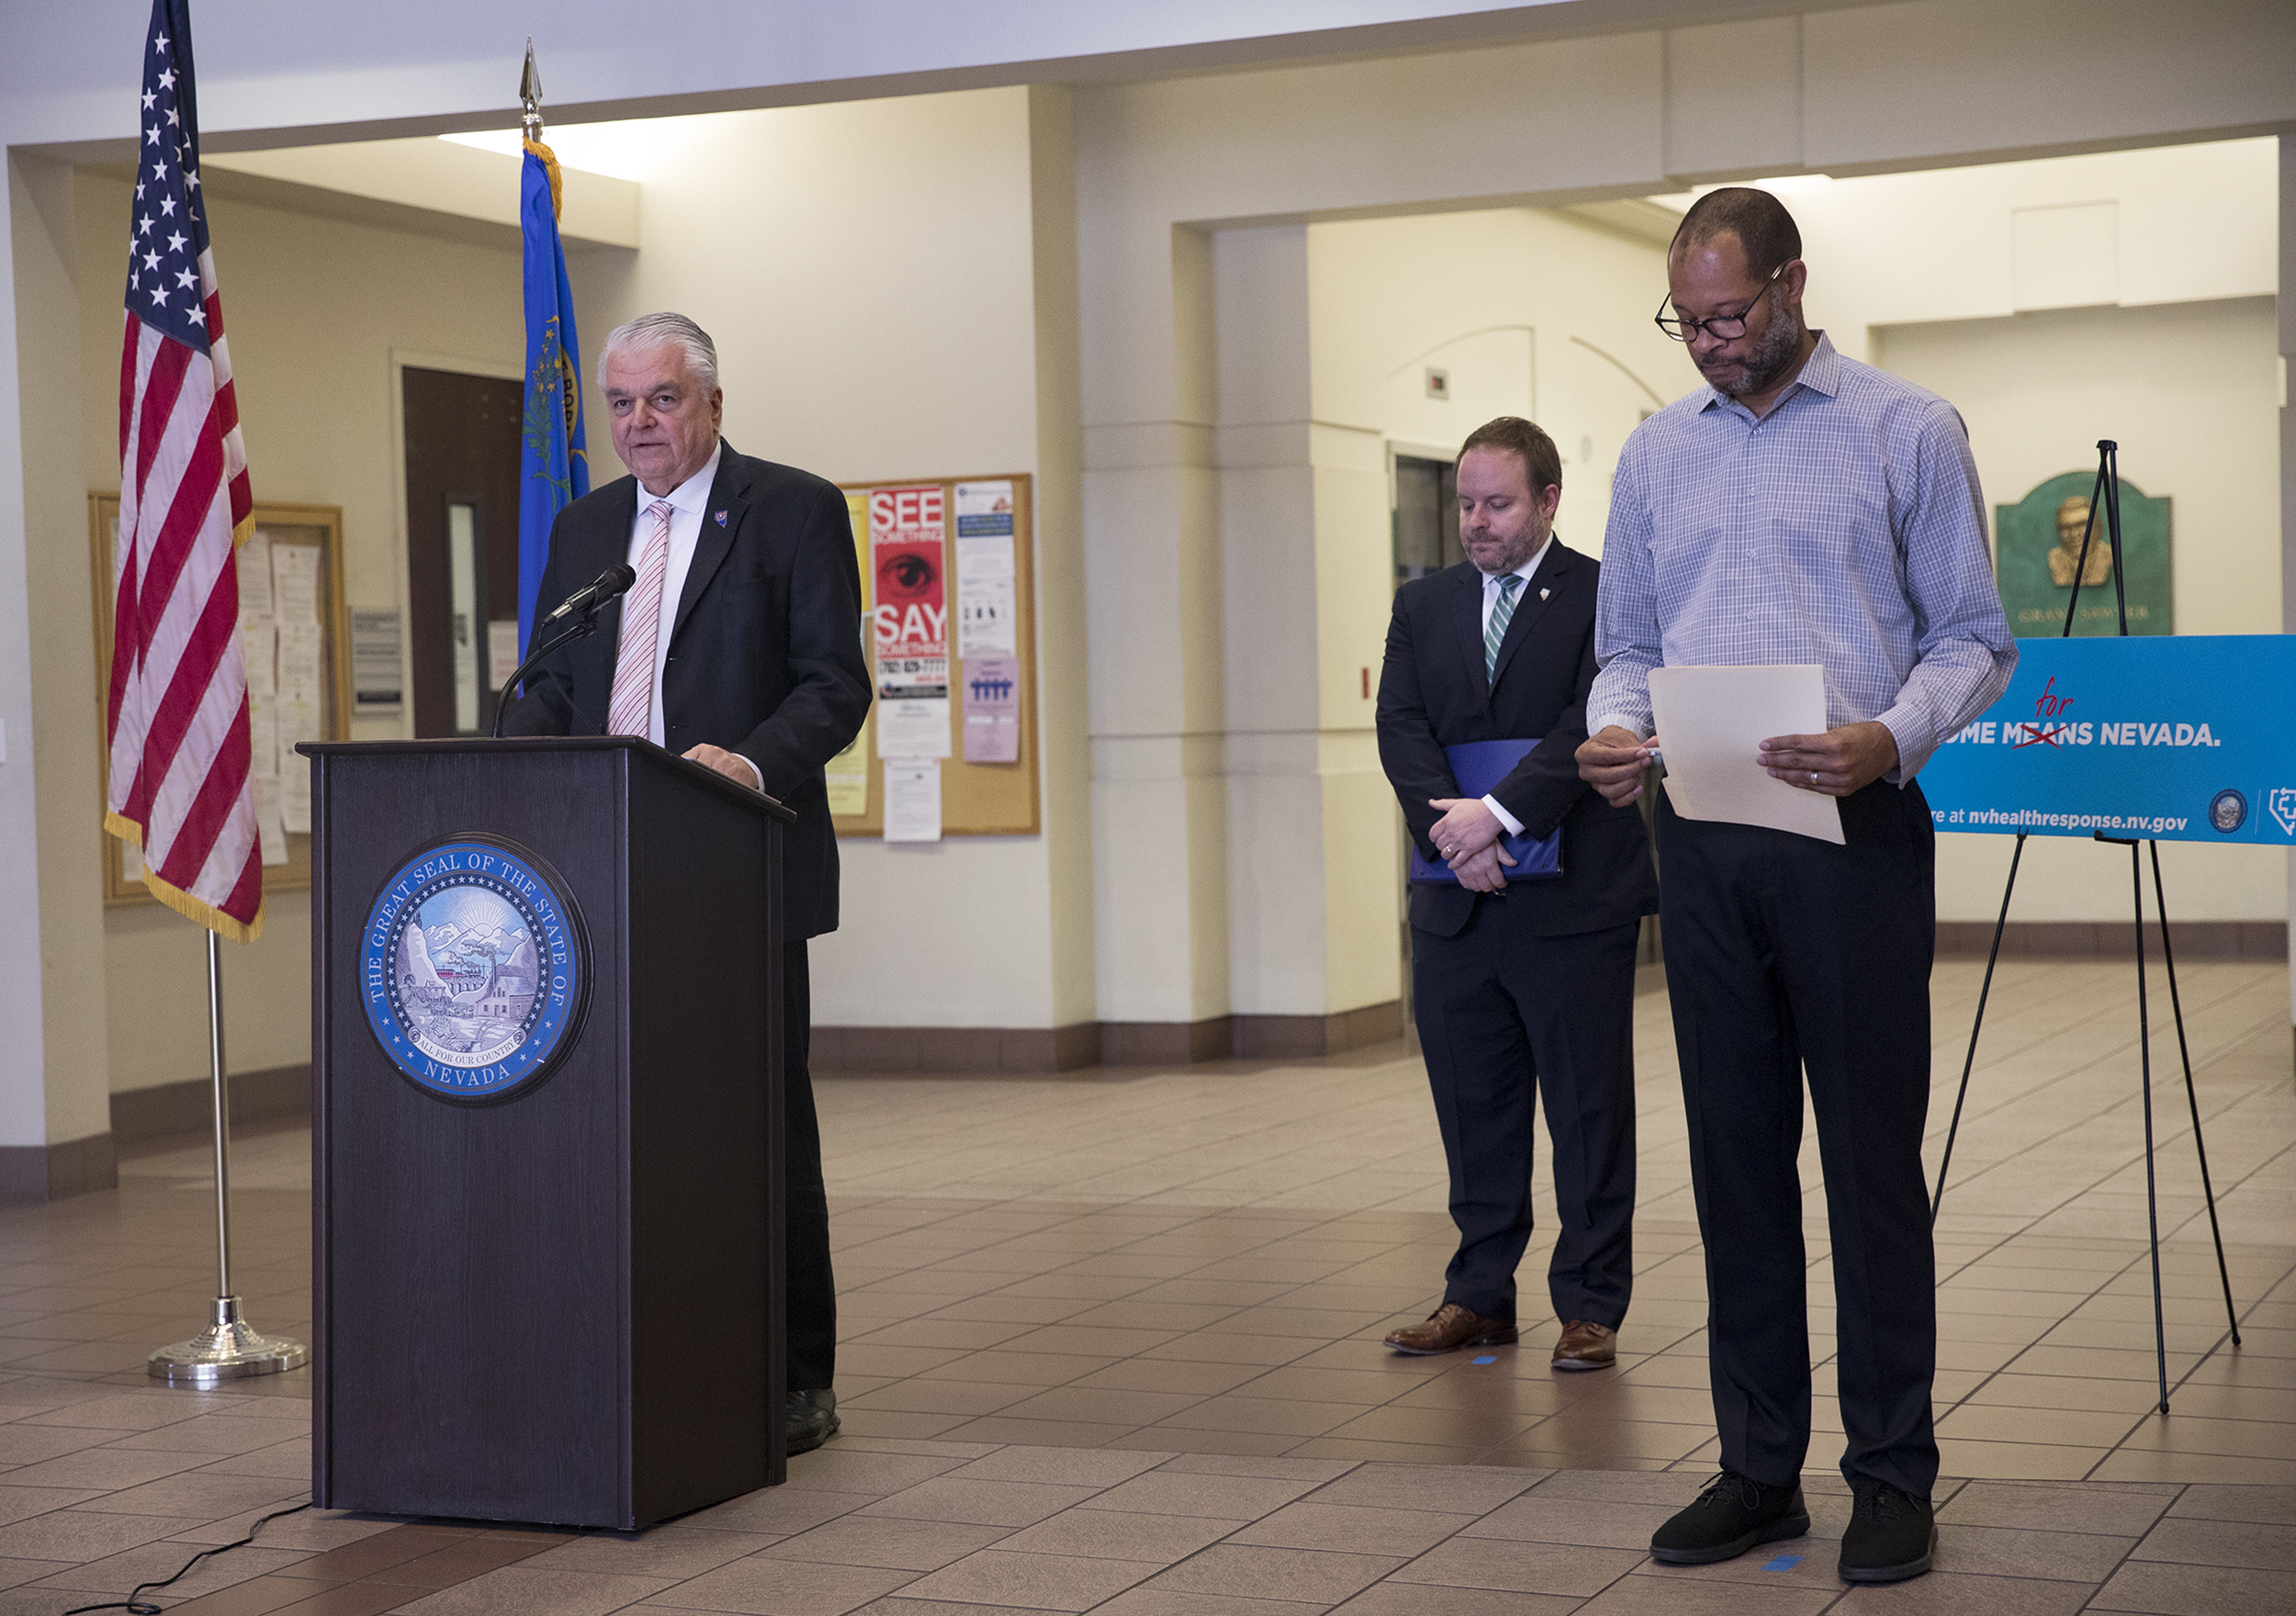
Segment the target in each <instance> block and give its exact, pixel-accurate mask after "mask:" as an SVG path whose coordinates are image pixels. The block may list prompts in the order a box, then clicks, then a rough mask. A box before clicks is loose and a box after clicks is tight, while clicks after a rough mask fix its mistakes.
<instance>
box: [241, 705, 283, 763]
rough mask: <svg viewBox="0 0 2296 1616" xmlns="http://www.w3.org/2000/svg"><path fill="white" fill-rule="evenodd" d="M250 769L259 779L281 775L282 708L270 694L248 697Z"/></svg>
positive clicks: (248, 757)
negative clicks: (280, 733) (280, 732)
mask: <svg viewBox="0 0 2296 1616" xmlns="http://www.w3.org/2000/svg"><path fill="white" fill-rule="evenodd" d="M247 772H248V773H250V774H252V775H253V776H254V777H255V778H256V779H257V780H276V779H278V777H279V708H278V703H277V702H276V701H273V700H272V699H271V698H270V697H269V696H258V695H255V694H253V693H252V692H251V693H250V694H249V695H248V698H247Z"/></svg>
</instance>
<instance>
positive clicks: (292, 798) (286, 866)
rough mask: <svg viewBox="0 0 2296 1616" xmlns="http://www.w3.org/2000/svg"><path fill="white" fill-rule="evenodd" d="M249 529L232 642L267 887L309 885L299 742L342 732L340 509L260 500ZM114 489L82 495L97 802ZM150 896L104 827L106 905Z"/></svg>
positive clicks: (345, 667) (346, 707)
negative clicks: (239, 670)
mask: <svg viewBox="0 0 2296 1616" xmlns="http://www.w3.org/2000/svg"><path fill="white" fill-rule="evenodd" d="M253 514H254V520H255V531H254V533H253V536H251V537H250V538H249V539H248V540H247V542H246V543H245V544H242V545H240V547H239V550H238V554H237V562H238V567H239V622H240V646H241V649H242V651H243V652H244V653H245V654H246V659H247V706H248V720H249V730H250V732H251V733H250V737H249V738H250V743H251V750H252V753H253V758H252V767H251V773H252V774H253V779H254V781H255V814H256V825H257V828H258V833H259V835H260V836H261V838H262V842H263V848H264V872H263V880H264V888H265V890H266V891H270V892H283V891H290V890H293V889H297V888H303V887H308V886H310V884H311V847H310V841H311V838H310V764H309V763H307V762H305V761H304V760H303V759H302V758H301V757H297V756H296V754H295V745H296V743H297V742H298V741H347V740H349V739H350V738H351V638H350V631H349V629H348V627H347V626H346V619H345V615H344V609H343V507H341V506H340V505H257V506H256V507H255V508H254V512H253ZM118 533H119V496H118V494H101V493H98V494H90V495H89V496H88V568H89V578H90V579H91V581H92V583H93V586H94V587H93V588H92V589H91V590H90V597H91V599H92V600H93V601H94V603H95V610H96V730H97V735H98V743H97V747H96V753H97V757H98V759H99V761H98V766H97V768H98V773H97V782H96V803H97V806H98V808H99V810H100V808H101V806H102V804H103V803H104V802H105V801H106V800H107V797H106V791H107V784H106V780H105V776H106V774H107V772H108V770H109V769H110V764H111V759H110V758H109V757H107V756H105V753H104V747H103V745H102V740H101V736H102V734H103V730H104V725H105V713H106V710H107V706H108V704H109V696H110V690H111V667H112V564H113V550H114V547H115V546H116V544H118ZM155 902H157V900H156V899H154V898H153V897H152V894H151V893H150V892H148V891H147V890H146V889H145V887H144V885H143V860H142V856H141V852H140V851H139V850H138V849H137V848H135V847H129V845H128V844H127V843H125V842H123V841H121V840H120V839H119V838H118V836H105V837H104V903H105V904H106V906H107V907H114V906H118V905H123V904H131V903H155Z"/></svg>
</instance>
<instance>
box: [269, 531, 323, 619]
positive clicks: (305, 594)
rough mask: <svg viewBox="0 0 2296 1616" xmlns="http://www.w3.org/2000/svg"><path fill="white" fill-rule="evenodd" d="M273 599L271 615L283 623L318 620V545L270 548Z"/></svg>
mask: <svg viewBox="0 0 2296 1616" xmlns="http://www.w3.org/2000/svg"><path fill="white" fill-rule="evenodd" d="M271 596H272V601H271V604H272V615H273V616H274V617H276V618H277V619H278V620H279V622H280V623H282V624H286V623H317V622H318V621H319V549H318V546H316V545H314V544H273V545H272V546H271Z"/></svg>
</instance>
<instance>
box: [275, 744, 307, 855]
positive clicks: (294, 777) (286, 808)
mask: <svg viewBox="0 0 2296 1616" xmlns="http://www.w3.org/2000/svg"><path fill="white" fill-rule="evenodd" d="M279 817H280V819H281V820H282V821H283V822H284V823H285V824H286V825H287V830H288V832H289V834H291V835H294V836H309V835H310V834H311V766H310V759H309V758H307V757H298V758H296V759H295V763H294V767H293V768H291V769H286V770H284V771H282V772H281V774H280V776H279Z"/></svg>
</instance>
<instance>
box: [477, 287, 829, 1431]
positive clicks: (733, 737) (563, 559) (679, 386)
mask: <svg viewBox="0 0 2296 1616" xmlns="http://www.w3.org/2000/svg"><path fill="white" fill-rule="evenodd" d="M598 381H599V385H600V387H602V388H603V390H604V392H605V396H606V407H607V415H608V420H609V422H610V424H611V426H612V429H613V447H614V453H615V454H616V455H620V456H621V458H622V464H623V465H625V466H628V467H629V468H630V471H631V473H632V475H631V476H628V477H622V478H620V479H618V480H616V481H614V482H611V483H608V484H607V485H606V486H605V487H603V488H599V489H597V490H596V491H594V492H592V493H591V494H589V495H587V496H585V497H584V498H582V499H577V500H575V501H574V502H573V503H572V504H571V505H568V507H567V508H566V509H565V510H564V511H560V512H559V513H558V519H557V522H556V523H554V524H553V526H552V528H551V530H550V559H549V562H548V565H547V566H546V567H545V568H544V569H543V575H542V588H541V592H540V595H539V598H538V599H539V603H540V604H541V605H543V606H545V607H547V606H549V605H552V604H555V603H556V602H557V601H558V600H563V599H565V598H566V597H567V596H568V595H569V594H571V593H573V592H574V591H575V590H576V589H580V588H581V587H583V586H584V585H587V584H588V583H589V582H590V581H591V579H592V578H597V577H598V576H599V574H600V573H602V572H603V571H604V570H606V569H607V568H609V567H613V566H614V565H616V564H617V563H625V564H627V566H628V567H630V568H631V570H632V571H634V572H635V573H636V575H637V576H636V582H635V583H633V584H632V585H631V586H630V588H629V591H628V593H627V594H626V595H625V596H624V597H623V598H622V599H621V600H617V601H610V602H609V603H608V604H607V605H606V607H605V608H604V610H603V612H602V614H601V621H600V627H601V632H600V633H598V634H594V635H592V636H591V637H590V638H588V639H585V640H579V641H577V642H575V643H574V644H573V645H569V646H568V647H566V648H565V649H563V650H561V651H559V652H557V653H556V654H555V655H554V656H551V657H550V658H549V659H548V660H547V661H546V662H545V663H544V664H543V665H542V666H541V667H540V668H537V669H536V670H535V673H534V674H533V675H532V676H531V677H529V678H528V679H526V681H525V694H524V696H523V698H521V699H520V700H519V701H518V702H517V703H516V705H515V706H513V707H512V709H511V711H510V713H509V714H508V716H507V717H506V718H505V720H504V723H503V726H502V729H503V733H504V734H505V735H643V736H645V737H646V738H647V739H648V740H651V741H653V742H654V743H656V744H657V745H658V746H666V747H668V748H669V749H670V751H672V752H676V753H678V754H680V755H681V756H682V757H691V758H692V759H694V760H695V761H697V762H700V763H703V764H706V765H708V766H709V767H710V768H712V769H715V770H717V771H718V772H719V773H721V774H724V775H726V776H728V777H729V778H731V779H733V780H738V781H739V782H740V783H741V784H743V785H745V786H748V787H750V788H752V789H753V790H757V791H763V792H765V793H766V794H767V795H769V796H771V797H774V798H777V799H779V800H780V801H781V802H782V803H784V804H786V805H787V806H788V807H790V808H792V809H793V810H794V811H795V812H796V814H797V820H796V823H795V824H793V825H791V826H790V827H789V831H788V836H787V839H786V842H785V848H786V853H785V862H784V864H783V868H782V887H783V904H784V911H783V912H784V915H785V917H786V934H785V937H784V941H783V945H782V958H783V960H784V962H785V963H784V966H783V982H782V1011H783V1015H782V1025H783V1027H784V1051H783V1057H782V1082H783V1085H784V1086H783V1094H784V1104H785V1117H784V1119H783V1137H784V1139H786V1140H787V1141H788V1145H787V1150H788V1164H787V1172H786V1179H787V1184H788V1211H787V1218H788V1230H789V1254H788V1263H789V1270H788V1275H789V1276H788V1298H789V1343H788V1346H789V1407H788V1410H787V1420H788V1435H789V1451H790V1452H791V1453H805V1452H808V1451H810V1450H811V1449H814V1448H817V1447H819V1446H820V1445H821V1444H822V1443H823V1442H827V1440H828V1439H829V1438H830V1437H831V1436H833V1435H835V1434H836V1431H837V1429H838V1418H837V1397H836V1394H835V1392H834V1391H833V1390H832V1389H831V1387H832V1385H833V1383H834V1381H835V1378H836V1367H837V1363H836V1360H837V1286H836V1282H835V1279H834V1277H833V1276H832V1274H831V1273H830V1268H829V1218H828V1206H827V1200H826V1198H825V1196H824V1194H823V1190H822V1184H821V1136H820V1129H819V1127H818V1124H817V1123H816V1120H815V1117H814V1104H813V1084H812V1082H811V1080H810V1078H809V1077H808V1075H807V1071H806V1051H807V1046H808V1044H809V1042H810V1036H811V1028H812V1003H811V998H810V994H809V992H808V980H809V979H808V976H807V972H806V965H805V939H806V938H808V937H818V936H820V935H821V934H822V933H824V932H827V931H834V930H835V929H836V928H837V897H838V854H837V836H836V834H835V832H834V830H833V828H832V826H831V825H830V822H829V804H828V796H827V787H826V786H825V785H824V783H823V780H822V766H823V765H824V764H826V763H827V761H828V760H829V759H830V758H831V757H835V756H836V755H837V754H838V752H840V751H842V750H843V749H844V748H845V746H847V745H849V744H850V742H851V741H852V739H853V737H854V735H857V734H859V733H860V731H861V719H862V717H863V716H864V715H865V714H866V713H867V712H868V710H869V696H870V684H869V671H868V667H867V664H866V663H865V661H864V660H863V657H862V652H861V573H860V568H859V567H858V565H857V564H856V562H855V560H854V555H853V534H852V525H851V522H850V519H849V518H848V516H847V514H846V507H845V497H844V495H843V494H841V493H840V492H838V489H837V488H836V486H835V485H833V484H831V483H828V482H826V481H824V480H823V479H822V478H820V477H815V476H814V475H812V474H811V473H810V472H804V471H799V470H797V469H796V468H795V467H793V466H777V465H774V464H773V463H772V462H771V461H766V460H753V459H751V458H750V457H749V456H748V455H743V454H740V453H738V452H737V451H736V450H735V449H734V448H733V446H732V445H731V444H729V443H726V442H725V440H723V439H722V438H720V437H719V436H718V422H719V420H720V417H721V415H722V412H723V407H724V402H725V394H724V392H723V390H722V389H721V388H720V387H719V386H718V380H717V350H716V347H715V344H714V343H712V342H711V341H710V339H709V335H708V333H707V332H705V331H703V330H702V328H701V327H700V326H698V325H696V324H695V323H694V322H693V321H692V320H689V319H687V318H686V317H685V316H684V315H682V314H669V313H664V314H647V315H642V316H640V317H639V318H638V319H636V320H631V321H630V322H629V323H628V324H626V325H623V326H618V327H616V328H615V329H614V330H613V331H611V332H609V333H608V334H607V337H606V341H605V345H604V347H603V348H602V350H601V351H600V353H599V356H598Z"/></svg>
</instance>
